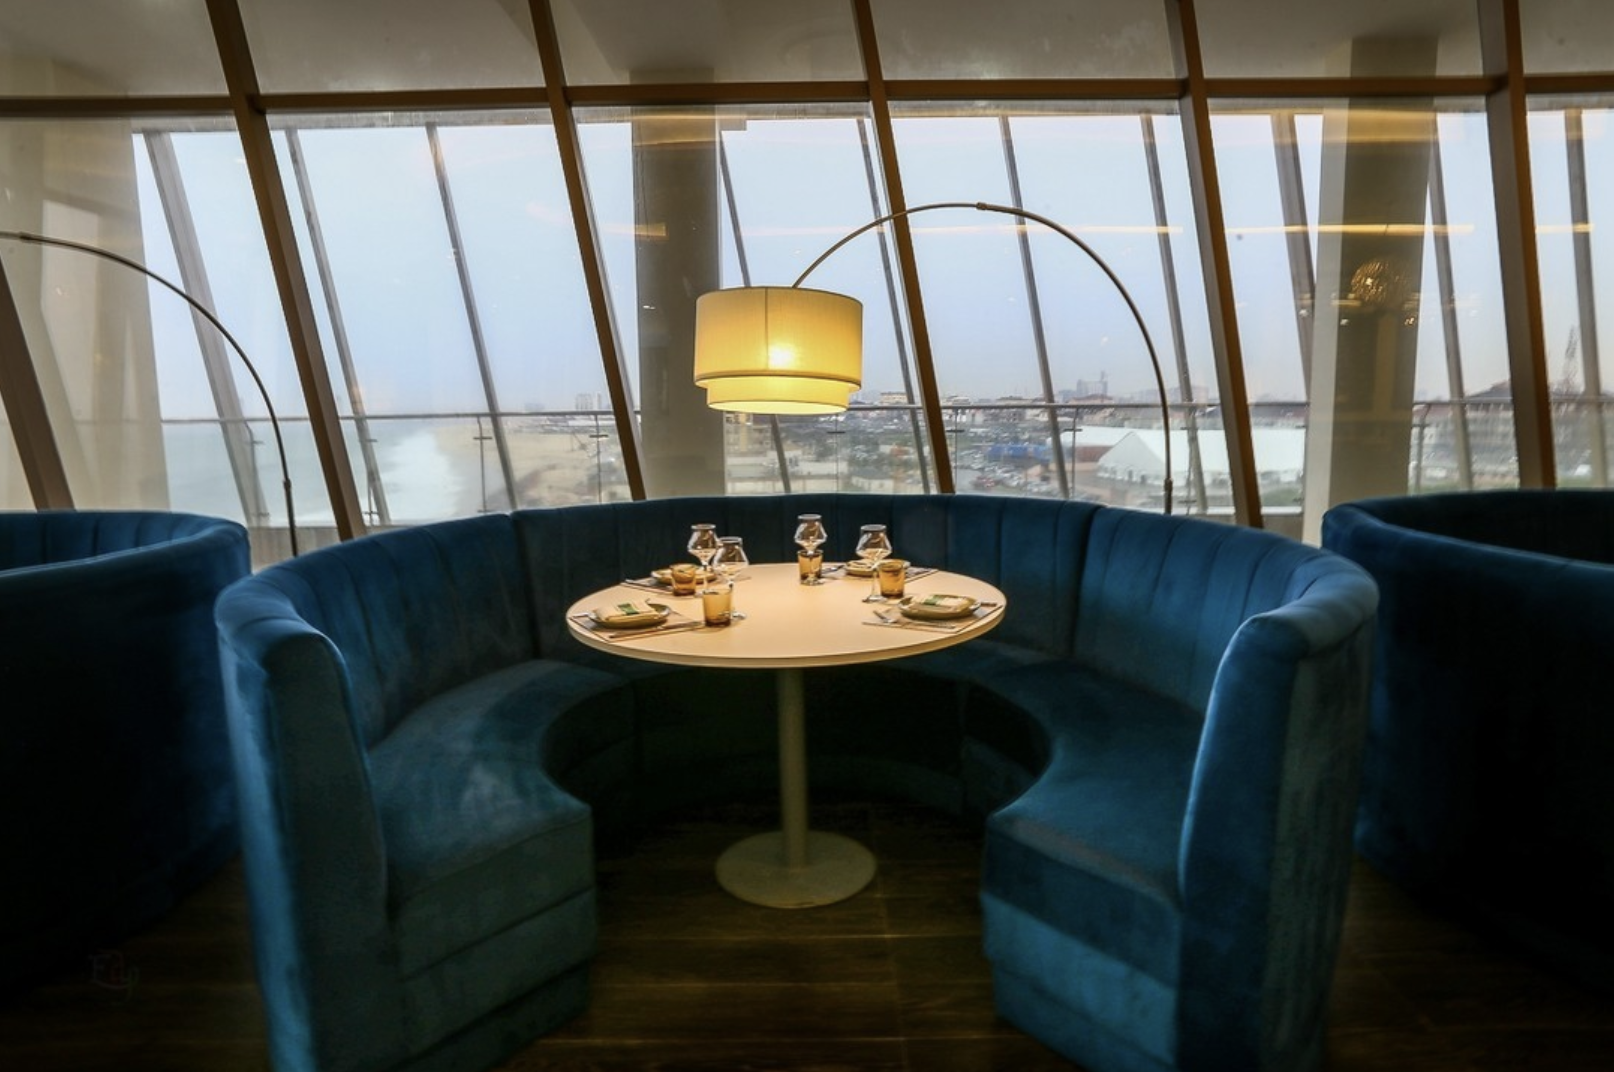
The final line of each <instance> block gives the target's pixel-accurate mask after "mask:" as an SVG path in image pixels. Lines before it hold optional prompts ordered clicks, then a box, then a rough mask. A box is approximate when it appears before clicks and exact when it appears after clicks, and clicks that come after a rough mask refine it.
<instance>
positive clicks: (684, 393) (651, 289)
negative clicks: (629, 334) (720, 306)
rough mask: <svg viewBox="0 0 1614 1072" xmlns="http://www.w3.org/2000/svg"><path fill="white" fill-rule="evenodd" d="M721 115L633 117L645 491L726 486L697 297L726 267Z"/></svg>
mask: <svg viewBox="0 0 1614 1072" xmlns="http://www.w3.org/2000/svg"><path fill="white" fill-rule="evenodd" d="M717 166H718V164H717V118H716V116H715V114H714V113H713V112H712V110H711V109H692V108H681V109H679V110H678V111H677V113H676V114H666V115H658V114H654V113H651V114H646V115H640V116H636V117H635V118H634V119H633V203H634V224H635V229H636V232H637V237H636V238H635V241H634V263H635V266H636V273H637V282H638V315H639V411H640V442H641V446H642V450H643V463H642V464H643V470H644V480H645V493H646V494H647V495H649V496H650V497H652V498H660V497H664V496H672V495H713V494H722V493H723V490H724V476H723V415H722V414H721V413H719V412H718V411H716V410H713V409H709V408H707V405H706V392H705V391H704V390H702V389H700V388H698V387H696V386H695V383H694V368H695V299H697V298H699V297H700V296H701V295H702V294H704V293H706V292H707V291H709V290H715V289H716V288H717V286H718V281H719V277H720V272H721V260H720V256H719V240H720V229H719V220H720V219H721V217H720V215H719V208H720V206H719V202H718V173H717Z"/></svg>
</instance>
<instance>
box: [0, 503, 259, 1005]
mask: <svg viewBox="0 0 1614 1072" xmlns="http://www.w3.org/2000/svg"><path fill="white" fill-rule="evenodd" d="M248 569H249V565H248V550H247V534H246V530H245V529H243V528H242V527H241V526H240V525H237V524H235V523H234V522H231V521H224V520H220V519H216V518H207V517H197V516H193V515H189V514H177V513H160V512H138V511H133V512H120V511H110V512H108V511H99V512H97V511H83V512H75V511H47V512H43V513H9V514H4V515H0V697H4V704H5V712H6V714H5V720H4V726H5V735H4V738H3V739H0V813H3V814H4V815H5V816H6V822H5V831H6V832H5V840H4V845H3V847H0V859H3V860H4V867H5V873H4V874H5V877H4V878H0V989H6V988H10V987H14V986H20V985H24V984H25V983H26V982H27V981H29V980H31V979H34V978H37V977H39V976H40V975H41V973H43V972H46V971H49V970H52V969H55V968H58V967H60V966H62V965H70V964H72V963H73V961H74V959H75V958H82V957H84V956H85V955H87V954H89V953H92V952H94V951H95V949H96V948H97V947H98V946H100V945H103V944H107V943H111V942H115V941H117V940H119V939H120V938H122V937H124V936H125V935H127V934H129V933H131V932H133V931H135V930H137V929H139V928H140V927H142V926H144V925H145V924H147V923H149V922H151V921H153V920H155V919H156V918H157V917H158V916H160V915H161V914H162V913H164V912H165V911H167V909H168V908H170V907H171V906H172V905H173V904H174V903H175V902H176V901H177V900H178V899H179V898H180V897H181V896H182V895H183V894H185V893H186V892H188V891H189V890H190V889H192V888H193V887H194V886H195V885H196V884H197V883H199V882H200V881H201V880H202V879H204V878H206V877H207V876H208V875H210V874H212V873H213V872H214V871H215V870H217V868H218V867H219V866H220V865H221V864H223V863H224V861H225V860H227V859H229V857H230V856H231V855H233V854H234V852H235V851H236V847H237V844H238V840H237V834H236V821H235V816H236V813H235V787H234V782H233V778H232V776H231V773H230V760H229V746H228V742H227V740H226V737H225V728H224V711H223V690H222V687H221V684H220V680H219V666H218V654H217V649H218V639H217V632H216V630H215V627H214V625H213V601H214V599H215V597H216V596H217V595H218V593H219V592H220V591H221V590H222V589H223V588H224V587H225V585H227V584H229V583H230V582H231V581H234V580H236V579H238V578H240V577H243V576H245V575H246V573H247V571H248ZM78 963H79V966H80V967H81V968H84V969H85V970H88V969H87V966H85V964H84V962H83V961H82V960H79V962H78Z"/></svg>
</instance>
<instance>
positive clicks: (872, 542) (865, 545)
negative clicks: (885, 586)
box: [857, 525, 891, 603]
mask: <svg viewBox="0 0 1614 1072" xmlns="http://www.w3.org/2000/svg"><path fill="white" fill-rule="evenodd" d="M857 553H858V556H859V557H860V558H862V559H863V560H864V561H865V562H867V563H868V564H869V575H870V576H869V594H868V595H866V596H864V597H863V602H865V603H884V602H885V597H884V596H882V595H880V570H879V566H880V560H881V559H882V558H885V557H886V556H887V555H889V554H890V553H891V537H889V536H887V535H886V531H885V526H884V525H864V526H863V530H862V532H861V533H860V534H859V535H858V538H857Z"/></svg>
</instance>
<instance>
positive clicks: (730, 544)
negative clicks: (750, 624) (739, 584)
mask: <svg viewBox="0 0 1614 1072" xmlns="http://www.w3.org/2000/svg"><path fill="white" fill-rule="evenodd" d="M750 564H751V560H750V559H749V558H746V557H745V541H744V540H743V539H741V538H740V537H739V536H719V537H718V538H717V556H716V557H715V558H713V559H712V568H714V569H716V570H717V572H719V573H721V574H722V575H723V576H724V577H725V578H727V579H728V582H729V588H730V589H732V588H733V587H734V582H735V581H737V580H739V579H740V571H741V570H743V569H745V567H747V566H749V565H750ZM729 617H730V618H744V617H745V615H744V614H743V613H741V612H740V611H737V610H732V609H731V610H730V611H729Z"/></svg>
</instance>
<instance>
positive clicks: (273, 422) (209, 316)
mask: <svg viewBox="0 0 1614 1072" xmlns="http://www.w3.org/2000/svg"><path fill="white" fill-rule="evenodd" d="M0 238H10V239H15V240H16V241H19V242H29V243H32V244H34V245H39V246H59V247H61V248H62V249H74V250H78V251H79V252H80V253H88V254H90V255H91V256H94V257H100V258H102V259H104V260H109V261H114V262H116V263H118V264H121V265H123V266H124V267H125V268H130V269H133V270H134V271H136V272H139V273H140V274H141V275H143V276H145V277H146V278H148V279H151V280H154V281H156V282H158V283H161V284H162V285H163V286H165V287H167V288H168V289H169V290H171V291H173V292H174V293H175V294H177V295H179V297H180V298H181V299H182V300H183V301H184V302H185V303H186V304H187V305H189V306H190V307H191V308H192V309H194V310H196V312H197V313H198V314H200V315H201V316H202V317H203V318H204V319H205V320H206V321H207V322H208V323H209V324H212V325H213V327H214V328H216V329H217V330H218V333H219V334H220V335H222V336H224V341H226V342H228V343H229V344H230V348H231V349H233V350H234V351H235V354H236V356H237V357H239V358H240V359H241V364H242V365H243V366H244V367H245V368H246V370H247V373H248V374H249V375H250V376H251V377H252V382H253V384H254V385H256V387H257V388H258V395H259V397H261V398H262V399H263V407H264V409H265V410H266V411H267V412H268V414H269V427H270V429H271V430H272V431H273V432H274V435H275V451H276V453H277V454H278V455H279V457H280V486H281V489H282V490H283V491H284V493H285V497H286V527H287V530H288V531H289V533H290V535H291V553H292V555H293V557H295V556H296V554H297V515H296V512H295V510H294V509H293V506H292V496H291V466H290V465H288V464H287V462H286V441H285V439H284V438H283V437H282V436H281V434H280V418H279V417H278V416H277V415H276V414H275V404H274V403H273V402H272V401H270V399H269V389H268V388H267V387H265V386H264V383H263V377H262V376H260V375H258V369H257V366H256V365H254V364H253V363H252V359H251V358H249V357H248V356H247V352H246V351H245V350H244V349H242V348H241V344H240V343H239V342H237V341H236V339H235V336H234V335H231V334H230V330H229V329H228V328H226V327H225V326H224V324H223V323H222V322H220V320H219V318H218V317H217V316H215V315H214V314H213V311H212V310H211V309H209V308H208V307H207V306H205V305H203V304H202V303H201V302H199V301H197V300H196V299H195V298H193V297H191V296H190V295H189V294H188V293H186V292H185V291H184V290H183V289H181V288H180V287H179V285H178V284H176V283H174V282H173V281H172V280H170V279H168V278H166V277H164V276H161V275H159V274H157V273H156V272H154V271H152V270H151V269H150V268H147V267H146V266H145V265H143V264H141V263H140V262H139V261H137V260H133V259H131V258H129V257H125V256H124V255H123V254H121V253H115V252H113V251H112V250H110V249H102V248H101V247H100V246H92V245H88V244H86V243H84V242H74V241H72V240H71V239H67V238H54V237H52V236H50V235H41V234H33V233H31V232H29V231H0Z"/></svg>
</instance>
